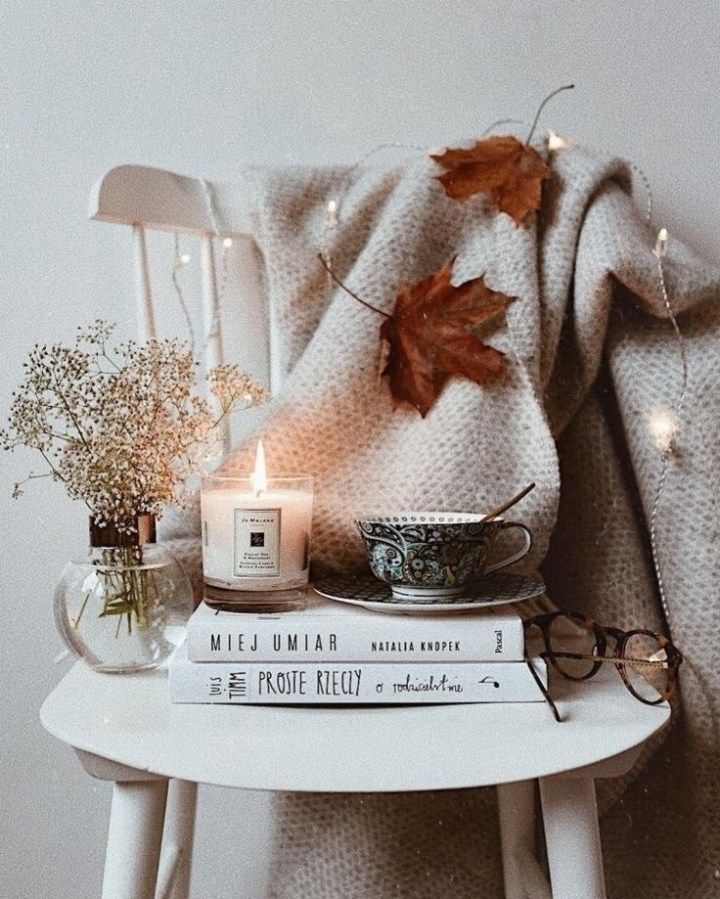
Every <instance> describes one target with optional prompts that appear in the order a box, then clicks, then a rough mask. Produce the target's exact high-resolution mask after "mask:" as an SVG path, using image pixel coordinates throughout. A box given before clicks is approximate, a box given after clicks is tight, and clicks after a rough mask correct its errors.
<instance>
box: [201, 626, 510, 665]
mask: <svg viewBox="0 0 720 899" xmlns="http://www.w3.org/2000/svg"><path fill="white" fill-rule="evenodd" d="M413 624H414V622H412V620H411V619H408V622H407V623H405V622H403V623H402V624H398V619H397V618H393V619H392V625H390V626H388V625H385V624H384V623H383V622H378V621H373V622H363V623H362V626H360V625H359V624H358V622H357V621H356V620H348V621H344V620H338V621H336V622H323V623H320V622H319V621H318V622H317V624H315V625H314V626H307V625H301V626H299V627H298V626H297V625H295V626H294V627H293V626H292V625H287V624H285V623H283V622H272V625H271V623H270V622H268V625H271V626H268V627H267V628H265V627H263V628H260V627H257V626H256V625H252V626H250V627H247V629H246V630H244V631H243V630H240V629H239V628H238V627H232V625H228V624H226V623H219V624H215V623H214V622H213V621H212V619H210V620H209V621H207V620H206V621H203V622H202V623H196V622H192V621H191V622H190V625H189V627H188V634H187V641H186V642H187V656H188V658H189V659H191V660H192V661H194V662H330V661H333V662H336V661H337V662H401V661H402V662H424V661H425V662H491V661H492V662H502V661H522V659H523V658H524V637H523V627H522V621H521V620H520V618H517V619H516V620H511V621H508V620H507V619H506V620H502V621H501V620H498V619H495V620H492V619H490V620H489V621H481V620H478V619H475V620H474V621H473V622H472V623H471V625H472V626H469V624H470V622H468V621H463V623H462V625H459V626H458V625H456V624H454V623H452V622H451V623H448V622H447V621H445V622H444V624H443V625H437V626H435V627H432V626H431V627H428V626H427V624H428V622H427V620H425V621H423V622H422V627H421V628H416V627H414V626H413Z"/></svg>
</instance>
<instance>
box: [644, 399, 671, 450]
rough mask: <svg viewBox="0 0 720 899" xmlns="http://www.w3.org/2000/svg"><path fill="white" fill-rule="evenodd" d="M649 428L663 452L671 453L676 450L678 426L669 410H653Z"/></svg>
mask: <svg viewBox="0 0 720 899" xmlns="http://www.w3.org/2000/svg"><path fill="white" fill-rule="evenodd" d="M648 430H649V432H650V436H651V437H652V439H653V440H654V441H655V445H656V446H657V448H658V449H659V450H661V452H663V453H665V454H670V453H672V452H673V451H674V449H675V435H676V434H677V432H678V426H677V422H676V421H675V419H674V417H673V415H672V413H671V412H670V411H669V410H667V409H655V410H654V411H653V412H651V413H650V415H649V416H648Z"/></svg>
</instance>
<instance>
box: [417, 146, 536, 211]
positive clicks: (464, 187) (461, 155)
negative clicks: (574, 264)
mask: <svg viewBox="0 0 720 899" xmlns="http://www.w3.org/2000/svg"><path fill="white" fill-rule="evenodd" d="M432 159H434V160H435V162H437V163H438V164H439V165H441V166H442V167H443V168H444V169H445V173H444V174H442V175H438V176H437V177H438V180H439V181H440V182H441V183H442V185H443V187H444V188H445V193H446V194H447V195H448V196H449V197H452V199H454V200H467V199H469V198H470V197H472V196H474V195H475V194H477V193H488V194H490V196H491V197H492V200H493V203H494V205H495V207H496V208H497V209H498V210H499V211H500V212H506V213H507V214H508V215H510V216H512V218H513V219H514V220H515V223H516V224H517V225H522V224H524V223H525V221H526V219H527V218H528V216H529V215H531V214H532V213H533V212H536V211H537V210H538V209H539V208H540V202H541V198H542V184H543V181H546V180H548V179H550V178H552V176H553V175H552V171H551V169H550V167H549V166H548V165H547V164H546V162H545V161H544V160H543V158H542V156H540V154H539V153H538V152H537V150H534V149H533V148H532V147H529V146H526V145H525V144H523V143H521V142H520V141H519V140H518V139H517V138H516V137H512V136H511V135H505V136H503V137H497V136H496V137H487V138H484V139H483V140H479V141H477V142H476V143H475V146H474V147H471V148H470V149H469V150H445V152H444V153H441V154H439V155H434V156H432Z"/></svg>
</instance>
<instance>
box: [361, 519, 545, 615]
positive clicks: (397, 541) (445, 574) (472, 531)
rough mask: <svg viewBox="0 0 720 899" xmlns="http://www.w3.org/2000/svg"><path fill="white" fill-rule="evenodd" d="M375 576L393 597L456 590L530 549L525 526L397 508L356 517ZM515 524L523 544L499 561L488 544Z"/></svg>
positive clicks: (457, 592) (458, 592) (453, 593)
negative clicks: (393, 512) (398, 510)
mask: <svg viewBox="0 0 720 899" xmlns="http://www.w3.org/2000/svg"><path fill="white" fill-rule="evenodd" d="M357 526H358V528H359V529H360V534H361V536H362V538H363V541H364V543H365V548H366V550H367V553H368V558H369V560H370V568H371V569H372V572H373V574H374V575H375V577H377V578H380V580H383V581H386V582H387V583H388V584H390V587H391V589H392V592H393V594H394V595H395V596H397V597H399V598H403V597H404V598H406V599H412V598H413V597H417V596H429V595H430V596H448V597H451V596H459V595H461V594H462V593H464V592H465V589H466V587H468V585H470V584H471V583H472V582H473V581H474V580H477V579H478V578H480V577H482V576H483V575H484V574H490V572H492V571H499V570H500V569H501V568H506V567H507V566H508V565H512V564H513V563H514V562H518V561H519V560H520V559H522V558H523V557H524V556H526V555H527V554H528V553H529V552H530V550H531V549H532V545H533V540H532V534H531V532H530V530H529V529H528V528H527V527H526V525H524V524H521V523H520V522H519V521H503V519H501V518H495V519H493V520H492V521H483V520H482V515H474V514H472V513H465V512H403V513H400V514H397V515H375V516H372V517H368V518H362V519H358V520H357ZM511 528H517V529H518V530H520V531H522V532H523V535H524V545H523V547H522V549H520V550H519V551H518V552H516V553H513V554H512V555H510V556H508V557H507V558H505V559H501V560H500V561H495V562H490V561H489V557H490V550H491V548H492V545H493V543H494V542H495V539H496V537H497V536H498V534H499V533H500V532H501V531H504V530H509V529H511Z"/></svg>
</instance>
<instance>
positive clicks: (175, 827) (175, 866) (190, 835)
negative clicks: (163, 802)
mask: <svg viewBox="0 0 720 899" xmlns="http://www.w3.org/2000/svg"><path fill="white" fill-rule="evenodd" d="M196 808H197V784H196V783H192V782H190V781H187V780H171V781H170V787H169V790H168V799H167V808H166V812H165V830H164V832H163V842H162V853H161V855H160V867H159V871H158V878H157V890H156V893H155V896H156V899H188V897H189V895H190V873H191V869H192V852H193V840H194V837H195V811H196Z"/></svg>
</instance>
